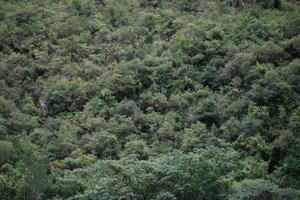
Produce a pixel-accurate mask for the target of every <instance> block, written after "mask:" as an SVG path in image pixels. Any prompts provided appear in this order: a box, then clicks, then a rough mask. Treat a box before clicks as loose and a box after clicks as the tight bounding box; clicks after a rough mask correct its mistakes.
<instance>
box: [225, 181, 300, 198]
mask: <svg viewBox="0 0 300 200" xmlns="http://www.w3.org/2000/svg"><path fill="white" fill-rule="evenodd" d="M234 192H235V194H233V195H232V196H233V197H232V198H230V199H232V200H238V199H241V200H242V199H251V200H252V199H253V200H254V199H255V200H259V199H266V200H276V199H287V200H288V199H291V200H294V199H295V200H296V199H298V198H297V197H296V192H295V191H293V190H289V189H281V188H278V186H276V185H272V184H270V183H267V182H264V181H262V180H244V181H243V182H242V183H240V184H237V185H236V186H235V188H234Z"/></svg>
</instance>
